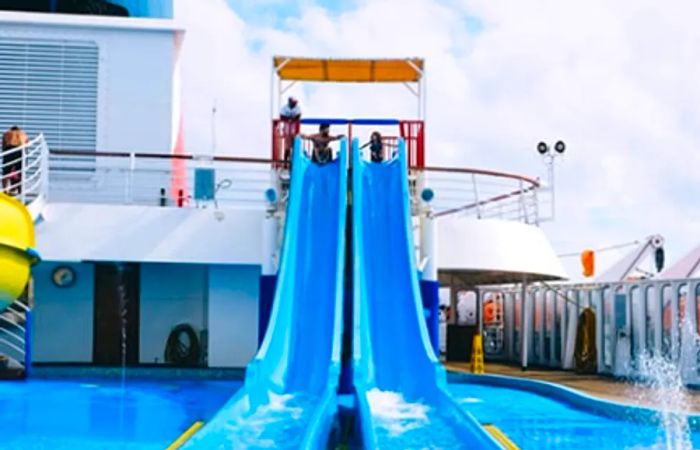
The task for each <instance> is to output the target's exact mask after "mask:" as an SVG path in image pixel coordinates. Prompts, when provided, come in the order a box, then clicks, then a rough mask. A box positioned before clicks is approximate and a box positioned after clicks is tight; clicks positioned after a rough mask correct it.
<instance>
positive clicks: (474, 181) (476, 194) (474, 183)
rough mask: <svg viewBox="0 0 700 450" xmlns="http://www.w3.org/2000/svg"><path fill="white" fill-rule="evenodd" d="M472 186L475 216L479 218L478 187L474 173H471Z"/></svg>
mask: <svg viewBox="0 0 700 450" xmlns="http://www.w3.org/2000/svg"><path fill="white" fill-rule="evenodd" d="M472 186H473V187H474V200H475V202H474V204H475V205H476V217H477V219H481V203H480V202H479V189H478V188H477V186H476V175H475V174H473V173H472Z"/></svg>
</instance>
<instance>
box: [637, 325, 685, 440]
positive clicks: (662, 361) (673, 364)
mask: <svg viewBox="0 0 700 450" xmlns="http://www.w3.org/2000/svg"><path fill="white" fill-rule="evenodd" d="M681 343H683V345H681V346H680V347H681V352H680V358H678V360H674V359H672V358H669V357H667V356H660V355H653V356H652V355H642V356H641V357H640V358H639V360H638V370H639V374H640V375H641V376H642V381H640V382H639V383H638V384H640V385H642V386H644V387H646V389H642V390H640V392H641V393H640V394H638V397H640V398H639V400H641V401H642V402H644V403H646V404H649V405H652V406H653V407H654V408H655V409H656V410H658V411H659V412H658V416H659V417H658V418H659V422H660V423H661V426H662V427H663V439H664V442H659V443H657V446H655V447H654V448H660V449H661V448H664V449H667V450H692V448H693V444H692V442H691V432H690V425H689V422H688V411H691V409H692V403H691V399H690V396H689V395H688V391H687V389H686V387H685V384H684V382H683V379H684V377H683V372H684V370H685V368H687V367H688V363H689V361H690V359H691V358H692V360H695V359H696V358H697V356H696V355H697V348H698V347H697V344H698V337H697V334H696V333H695V331H694V330H693V326H692V324H691V323H690V321H683V323H682V324H681Z"/></svg>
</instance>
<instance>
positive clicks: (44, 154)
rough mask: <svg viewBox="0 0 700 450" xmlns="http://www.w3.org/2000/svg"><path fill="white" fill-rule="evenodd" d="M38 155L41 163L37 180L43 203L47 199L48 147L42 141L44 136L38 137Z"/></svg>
mask: <svg viewBox="0 0 700 450" xmlns="http://www.w3.org/2000/svg"><path fill="white" fill-rule="evenodd" d="M39 146H40V147H39V154H40V158H41V161H40V162H39V170H41V174H40V175H39V179H40V180H41V186H40V187H39V192H40V194H41V197H43V200H44V201H47V200H48V199H49V146H48V145H47V144H46V140H44V136H43V135H40V136H39Z"/></svg>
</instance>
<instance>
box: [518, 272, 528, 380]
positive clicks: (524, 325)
mask: <svg viewBox="0 0 700 450" xmlns="http://www.w3.org/2000/svg"><path fill="white" fill-rule="evenodd" d="M527 297H528V295H527V276H526V275H523V286H522V292H521V294H520V368H521V369H522V370H525V369H527V348H528V339H527V338H528V331H529V327H528V322H529V321H528V317H529V316H530V314H529V311H528V306H529V302H528V301H527Z"/></svg>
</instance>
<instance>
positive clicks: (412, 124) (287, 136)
mask: <svg viewBox="0 0 700 450" xmlns="http://www.w3.org/2000/svg"><path fill="white" fill-rule="evenodd" d="M333 123H334V124H336V125H337V123H335V122H333ZM343 124H345V125H346V126H347V131H346V132H345V136H346V137H347V138H348V140H351V139H352V137H353V135H354V134H355V133H354V128H355V127H357V126H371V125H373V124H374V123H373V121H372V120H356V121H353V120H349V121H347V123H345V122H343ZM376 125H377V126H386V123H384V122H382V121H381V120H378V121H377V123H376ZM392 125H398V130H397V131H398V136H400V137H401V138H403V139H404V141H405V142H406V151H407V153H408V165H409V167H411V168H412V169H422V168H423V167H425V134H424V128H425V124H424V122H423V121H422V120H401V121H393V123H392ZM300 131H301V122H299V121H289V120H283V119H273V121H272V142H271V149H272V152H271V157H270V159H271V160H273V161H279V162H282V161H286V160H287V159H288V158H289V157H290V152H291V149H292V147H293V145H294V137H295V136H296V135H297V134H299V132H300ZM383 140H384V141H385V142H386V143H387V144H394V145H396V144H397V142H396V138H395V137H386V138H385V139H383Z"/></svg>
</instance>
